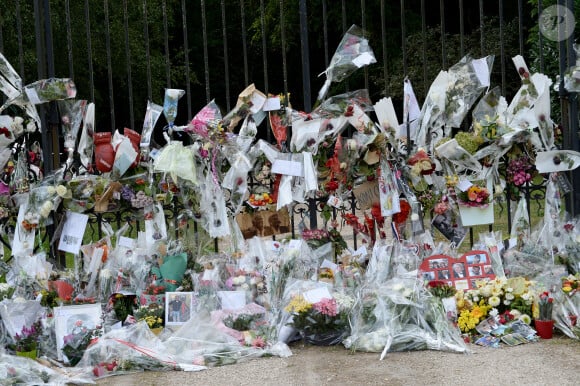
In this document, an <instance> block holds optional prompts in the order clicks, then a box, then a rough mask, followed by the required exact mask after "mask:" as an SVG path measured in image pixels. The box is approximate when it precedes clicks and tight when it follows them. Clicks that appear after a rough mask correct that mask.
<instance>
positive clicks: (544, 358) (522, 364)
mask: <svg viewBox="0 0 580 386" xmlns="http://www.w3.org/2000/svg"><path fill="white" fill-rule="evenodd" d="M290 348H291V349H292V352H293V355H292V356H291V357H289V358H261V359H255V360H251V361H248V362H245V363H238V364H234V365H228V366H222V367H215V368H211V369H209V370H205V371H201V372H195V373H186V372H168V373H152V372H145V373H138V374H131V375H124V376H117V377H111V378H106V379H102V380H100V381H99V382H98V384H99V385H102V386H105V385H141V386H149V385H208V386H211V385H220V386H223V385H248V386H249V385H276V386H283V385H394V386H396V385H470V386H471V385H527V386H530V385H559V386H566V385H578V384H580V342H578V341H573V340H571V339H568V338H564V337H560V336H557V337H554V339H551V340H545V341H540V342H537V343H529V344H525V345H521V346H515V347H508V346H505V345H503V346H501V348H498V349H493V348H484V347H479V346H471V349H472V353H471V354H453V353H441V352H437V351H414V352H402V353H389V354H388V355H387V357H386V358H385V360H383V361H379V354H369V353H351V352H350V351H348V350H346V349H345V348H344V347H342V346H338V347H314V346H303V345H302V343H298V344H293V345H292V346H291V347H290Z"/></svg>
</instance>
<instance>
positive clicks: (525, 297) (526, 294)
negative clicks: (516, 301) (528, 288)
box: [522, 292, 530, 300]
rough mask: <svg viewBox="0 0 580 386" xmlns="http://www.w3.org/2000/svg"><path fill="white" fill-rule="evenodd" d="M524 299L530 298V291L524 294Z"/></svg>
mask: <svg viewBox="0 0 580 386" xmlns="http://www.w3.org/2000/svg"><path fill="white" fill-rule="evenodd" d="M522 300H530V293H529V292H525V293H523V294H522Z"/></svg>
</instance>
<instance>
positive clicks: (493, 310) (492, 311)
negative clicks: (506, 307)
mask: <svg viewBox="0 0 580 386" xmlns="http://www.w3.org/2000/svg"><path fill="white" fill-rule="evenodd" d="M498 314H499V311H498V310H497V308H492V309H491V311H489V316H497V315H498Z"/></svg>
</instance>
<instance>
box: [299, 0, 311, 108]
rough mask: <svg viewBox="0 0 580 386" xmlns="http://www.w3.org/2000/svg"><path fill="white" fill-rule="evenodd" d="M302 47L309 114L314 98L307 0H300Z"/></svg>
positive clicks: (304, 92)
mask: <svg viewBox="0 0 580 386" xmlns="http://www.w3.org/2000/svg"><path fill="white" fill-rule="evenodd" d="M300 47H301V54H302V91H303V94H304V111H305V112H307V113H308V112H310V110H311V109H312V99H311V98H312V97H311V94H310V93H311V90H310V54H309V41H308V14H307V10H306V0H300Z"/></svg>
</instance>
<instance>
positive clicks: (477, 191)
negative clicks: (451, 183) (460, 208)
mask: <svg viewBox="0 0 580 386" xmlns="http://www.w3.org/2000/svg"><path fill="white" fill-rule="evenodd" d="M457 198H458V200H459V204H460V205H466V206H475V207H485V206H487V205H489V204H490V202H491V195H490V193H489V190H487V188H485V187H483V186H478V185H475V184H473V185H471V186H470V187H469V188H468V189H467V190H466V191H461V190H460V191H459V192H458V193H457Z"/></svg>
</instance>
